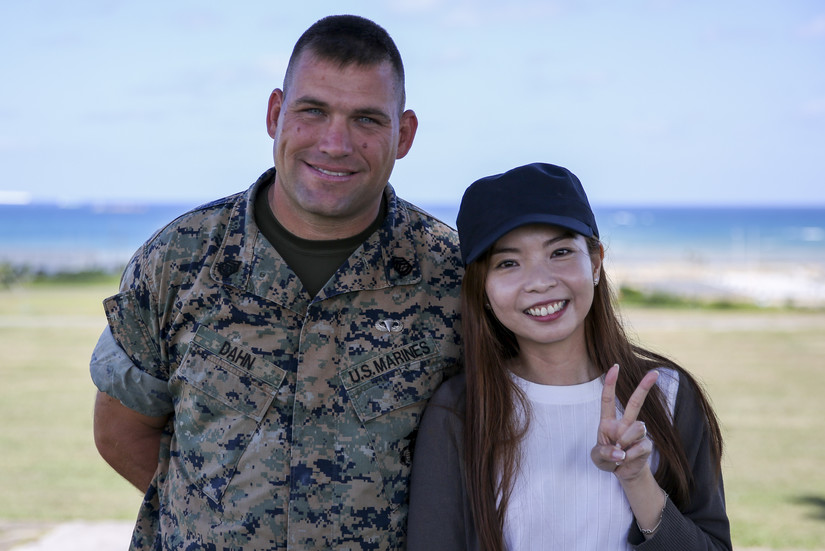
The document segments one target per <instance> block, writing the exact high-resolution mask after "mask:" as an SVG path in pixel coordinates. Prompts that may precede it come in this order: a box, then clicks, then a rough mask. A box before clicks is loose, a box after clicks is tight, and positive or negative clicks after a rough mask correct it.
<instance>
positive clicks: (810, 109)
mask: <svg viewBox="0 0 825 551" xmlns="http://www.w3.org/2000/svg"><path fill="white" fill-rule="evenodd" d="M802 114H803V115H807V116H809V117H816V118H820V117H825V97H821V98H814V99H811V100H808V101H806V102H805V103H804V104H802Z"/></svg>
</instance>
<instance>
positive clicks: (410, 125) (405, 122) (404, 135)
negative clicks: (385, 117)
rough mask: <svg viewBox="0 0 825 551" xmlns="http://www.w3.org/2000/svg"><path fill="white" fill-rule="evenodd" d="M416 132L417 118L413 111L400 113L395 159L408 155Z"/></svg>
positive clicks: (408, 110)
mask: <svg viewBox="0 0 825 551" xmlns="http://www.w3.org/2000/svg"><path fill="white" fill-rule="evenodd" d="M416 130H418V117H416V116H415V111H413V110H412V109H407V110H406V111H404V112H403V113H401V120H400V121H399V128H398V153H397V154H396V156H395V158H396V159H400V158H402V157H404V156H405V155H406V154H407V153H409V151H410V148H411V147H412V144H413V140H414V139H415V131H416Z"/></svg>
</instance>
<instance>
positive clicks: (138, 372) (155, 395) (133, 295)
mask: <svg viewBox="0 0 825 551" xmlns="http://www.w3.org/2000/svg"><path fill="white" fill-rule="evenodd" d="M145 251H146V246H144V247H143V248H142V249H141V250H139V251H138V253H136V254H135V256H134V257H133V258H132V260H131V261H130V263H129V265H128V266H127V268H126V270H125V271H124V275H123V280H122V282H121V288H120V292H119V293H118V294H116V295H114V296H112V297H109V298H107V299H106V300H104V301H103V306H104V309H105V310H106V319H107V321H108V323H109V325H108V327H107V328H106V330H104V331H103V334H102V335H101V337H100V340H99V341H98V343H97V346H96V347H95V350H94V352H93V353H92V360H91V363H90V370H91V375H92V380H93V381H94V383H95V385H96V386H97V387H98V389H99V390H101V391H102V392H105V393H106V394H108V395H110V396H112V397H113V398H116V399H118V400H119V401H120V402H121V403H123V405H125V406H127V407H129V408H130V409H133V410H135V411H137V412H138V413H142V414H144V415H149V416H152V417H157V416H161V415H166V414H167V413H171V412H172V409H173V408H172V398H171V394H170V393H169V391H168V388H167V381H168V379H169V374H168V369H167V368H166V365H167V363H168V362H166V361H164V359H163V354H162V352H161V338H160V330H159V323H158V317H159V316H158V313H157V312H158V308H157V304H158V300H157V297H156V295H155V294H154V293H153V291H152V287H151V286H150V285H149V284H148V283H147V280H146V264H147V263H146V261H145V259H144V256H143V254H144V253H145Z"/></svg>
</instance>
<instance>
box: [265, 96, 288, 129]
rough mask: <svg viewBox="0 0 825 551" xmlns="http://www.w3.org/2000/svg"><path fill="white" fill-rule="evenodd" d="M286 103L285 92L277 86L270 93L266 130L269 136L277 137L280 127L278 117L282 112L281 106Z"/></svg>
mask: <svg viewBox="0 0 825 551" xmlns="http://www.w3.org/2000/svg"><path fill="white" fill-rule="evenodd" d="M283 103H284V92H283V90H281V89H279V88H275V89H274V90H273V91H272V93H271V94H270V95H269V104H268V105H267V108H266V131H267V133H268V134H269V137H270V138H272V139H273V140H274V139H275V135H276V132H275V131H276V130H277V129H278V117H279V116H280V114H281V107H282V106H283Z"/></svg>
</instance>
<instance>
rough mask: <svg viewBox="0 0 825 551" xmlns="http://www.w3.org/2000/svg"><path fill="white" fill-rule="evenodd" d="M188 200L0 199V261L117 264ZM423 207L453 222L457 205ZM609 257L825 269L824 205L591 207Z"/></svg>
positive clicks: (55, 267)
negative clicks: (64, 201) (98, 202)
mask: <svg viewBox="0 0 825 551" xmlns="http://www.w3.org/2000/svg"><path fill="white" fill-rule="evenodd" d="M194 206H196V205H170V204H164V205H75V206H61V205H54V204H29V205H0V262H3V263H10V264H13V265H16V266H28V267H29V268H30V269H33V270H40V271H61V270H77V269H89V268H102V269H110V270H115V269H119V268H121V267H122V266H123V265H125V263H126V262H127V261H128V260H129V258H130V257H131V255H132V253H133V252H134V251H135V250H136V249H137V248H138V247H139V246H140V244H141V243H143V241H145V240H146V239H147V238H148V237H149V236H151V235H152V234H153V233H154V232H155V231H156V230H158V229H160V228H161V227H163V226H164V225H165V224H166V223H168V222H169V221H171V220H172V219H174V218H175V217H176V216H177V215H179V214H182V213H183V212H185V211H186V210H188V209H190V208H192V207H194ZM421 207H422V208H424V209H425V210H427V211H428V212H430V213H432V214H433V215H435V216H437V217H439V218H440V219H442V220H443V221H445V222H447V223H448V224H450V225H452V226H455V218H456V214H457V211H458V205H451V204H447V205H427V204H421ZM594 211H595V213H596V219H597V222H598V224H599V230H600V234H601V237H602V241H603V242H604V243H605V247H606V255H607V258H608V259H609V260H612V261H613V262H617V263H630V262H635V263H641V262H671V263H673V262H677V263H678V262H689V263H694V264H696V263H723V264H728V265H741V266H742V267H749V268H758V267H761V266H776V265H781V264H785V263H803V264H806V265H819V266H823V267H825V207H820V208H764V207H761V208H750V207H749V208H745V207H742V208H731V207H725V208H721V207H719V208H707V207H705V208H695V207H691V208H681V207H679V208H677V207H672V208H664V207H657V208H653V207H621V208H613V207H598V206H597V207H594Z"/></svg>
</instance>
